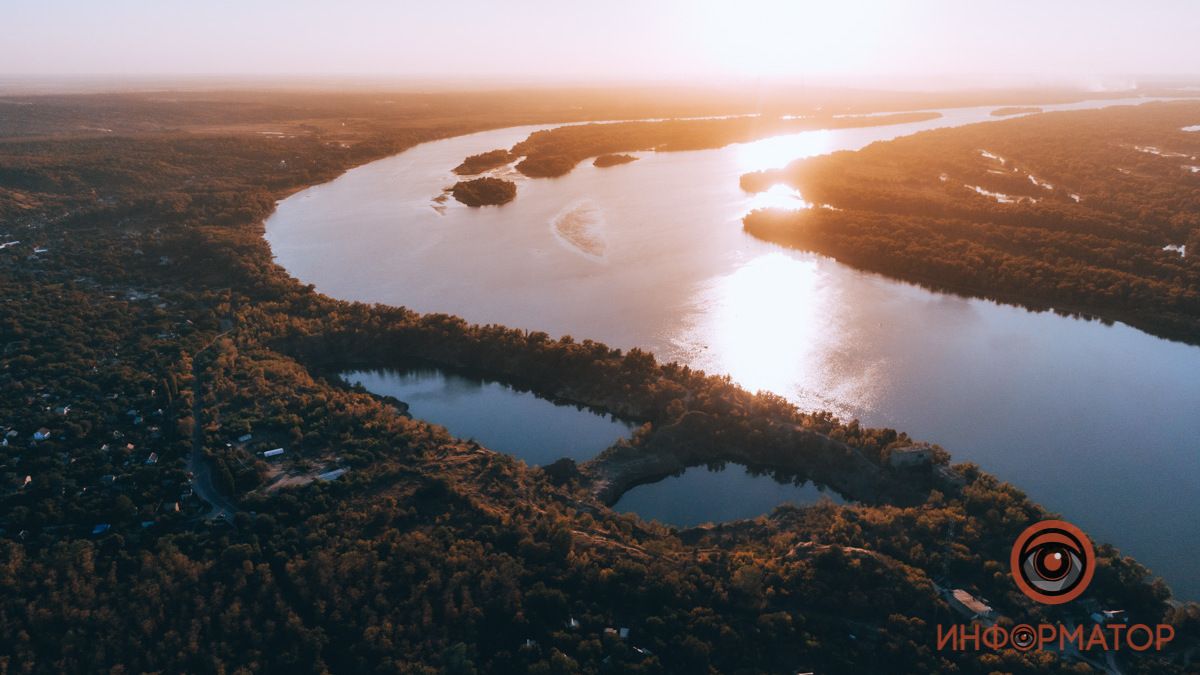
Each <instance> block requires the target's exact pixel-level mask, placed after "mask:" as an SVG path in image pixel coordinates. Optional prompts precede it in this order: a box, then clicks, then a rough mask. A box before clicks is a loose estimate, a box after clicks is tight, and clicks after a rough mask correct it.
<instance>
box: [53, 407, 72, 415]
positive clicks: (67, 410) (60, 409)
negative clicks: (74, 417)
mask: <svg viewBox="0 0 1200 675" xmlns="http://www.w3.org/2000/svg"><path fill="white" fill-rule="evenodd" d="M70 412H71V406H69V405H60V406H58V407H57V408H55V409H54V414H55V415H67V414H70Z"/></svg>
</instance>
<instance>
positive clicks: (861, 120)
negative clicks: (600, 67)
mask: <svg viewBox="0 0 1200 675" xmlns="http://www.w3.org/2000/svg"><path fill="white" fill-rule="evenodd" d="M938 117H941V113H937V112H901V113H889V114H880V115H843V116H835V115H823V116H803V117H795V116H792V117H791V118H784V117H778V118H768V117H760V116H745V115H740V116H732V117H718V118H709V119H674V120H661V121H633V122H605V123H601V124H595V123H593V124H578V125H571V126H561V127H555V128H553V129H546V130H543V131H535V132H533V133H532V134H530V135H529V137H528V138H526V139H525V140H523V141H521V142H520V143H517V144H516V145H514V146H513V147H512V148H510V149H509V150H507V151H505V150H503V149H501V150H493V151H491V152H488V153H483V155H489V156H492V155H494V156H499V155H498V154H497V153H503V152H507V153H508V154H509V155H511V156H514V157H524V159H522V160H521V161H520V162H518V163H517V165H516V169H517V171H520V172H521V173H522V174H524V175H526V176H528V177H530V178H557V177H559V176H565V175H566V174H568V173H570V171H571V170H572V169H574V168H575V167H576V166H577V165H578V164H579V163H580V162H582V161H584V160H586V159H588V158H589V157H596V158H599V157H601V156H607V155H617V154H620V153H629V152H641V151H651V150H652V151H655V152H677V151H684V150H707V149H712V148H720V147H724V146H726V145H730V144H733V143H746V142H749V141H753V140H758V139H760V138H767V137H770V136H778V135H781V134H793V133H798V132H801V131H811V130H815V129H845V128H852V127H873V126H884V125H891V124H908V123H912V122H921V121H925V120H931V119H937V118H938ZM479 156H481V155H475V157H479ZM606 161H607V160H606ZM625 161H629V160H625ZM466 163H467V162H466V161H464V164H466ZM460 166H461V165H460ZM597 166H601V164H597Z"/></svg>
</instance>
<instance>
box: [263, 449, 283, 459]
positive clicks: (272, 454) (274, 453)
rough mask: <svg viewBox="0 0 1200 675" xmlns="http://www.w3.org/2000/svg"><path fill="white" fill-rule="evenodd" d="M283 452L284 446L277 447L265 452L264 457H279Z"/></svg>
mask: <svg viewBox="0 0 1200 675" xmlns="http://www.w3.org/2000/svg"><path fill="white" fill-rule="evenodd" d="M282 454H283V448H275V449H274V450H268V451H266V452H264V453H263V457H266V458H267V459H271V458H272V457H278V456H280V455H282Z"/></svg>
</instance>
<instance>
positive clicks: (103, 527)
mask: <svg viewBox="0 0 1200 675" xmlns="http://www.w3.org/2000/svg"><path fill="white" fill-rule="evenodd" d="M111 527H112V525H109V524H108V523H100V524H99V525H97V526H95V527H93V528H92V534H94V535H95V534H104V533H105V532H108V530H109V528H111Z"/></svg>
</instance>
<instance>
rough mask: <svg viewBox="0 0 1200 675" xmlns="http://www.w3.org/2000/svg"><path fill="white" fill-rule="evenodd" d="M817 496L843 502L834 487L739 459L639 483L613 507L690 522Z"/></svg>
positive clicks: (753, 513) (757, 512)
mask: <svg viewBox="0 0 1200 675" xmlns="http://www.w3.org/2000/svg"><path fill="white" fill-rule="evenodd" d="M822 500H829V501H832V502H833V503H835V504H843V503H845V500H843V499H842V498H841V496H839V495H838V494H837V493H836V492H834V491H833V490H827V489H825V488H823V487H821V486H819V485H816V484H814V483H804V484H803V485H795V484H793V483H785V482H780V481H777V480H775V479H774V478H772V477H771V476H769V475H766V474H761V473H760V474H757V475H756V474H755V473H754V472H752V471H751V470H750V469H749V468H748V467H746V466H743V465H741V464H726V465H725V466H724V467H723V468H720V469H717V470H711V469H709V468H708V467H704V466H692V467H688V468H687V469H686V470H685V471H684V472H683V473H682V474H680V475H678V476H669V477H667V478H664V479H662V480H660V481H657V482H654V483H645V484H643V485H638V486H637V487H634V488H633V489H631V490H629V491H628V492H626V493H625V494H624V495H622V496H621V499H619V500H618V501H617V503H616V504H614V505H613V510H614V511H620V512H621V513H636V514H638V515H639V516H641V517H642V518H645V519H647V520H657V521H659V522H661V523H669V524H671V525H678V526H680V527H690V526H693V525H701V524H703V523H719V522H723V521H727V520H738V519H741V518H754V517H757V516H761V515H763V514H764V513H770V512H771V511H772V510H773V509H774V508H775V507H777V506H779V505H780V504H794V505H796V506H805V505H809V504H815V503H817V502H818V501H822Z"/></svg>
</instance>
